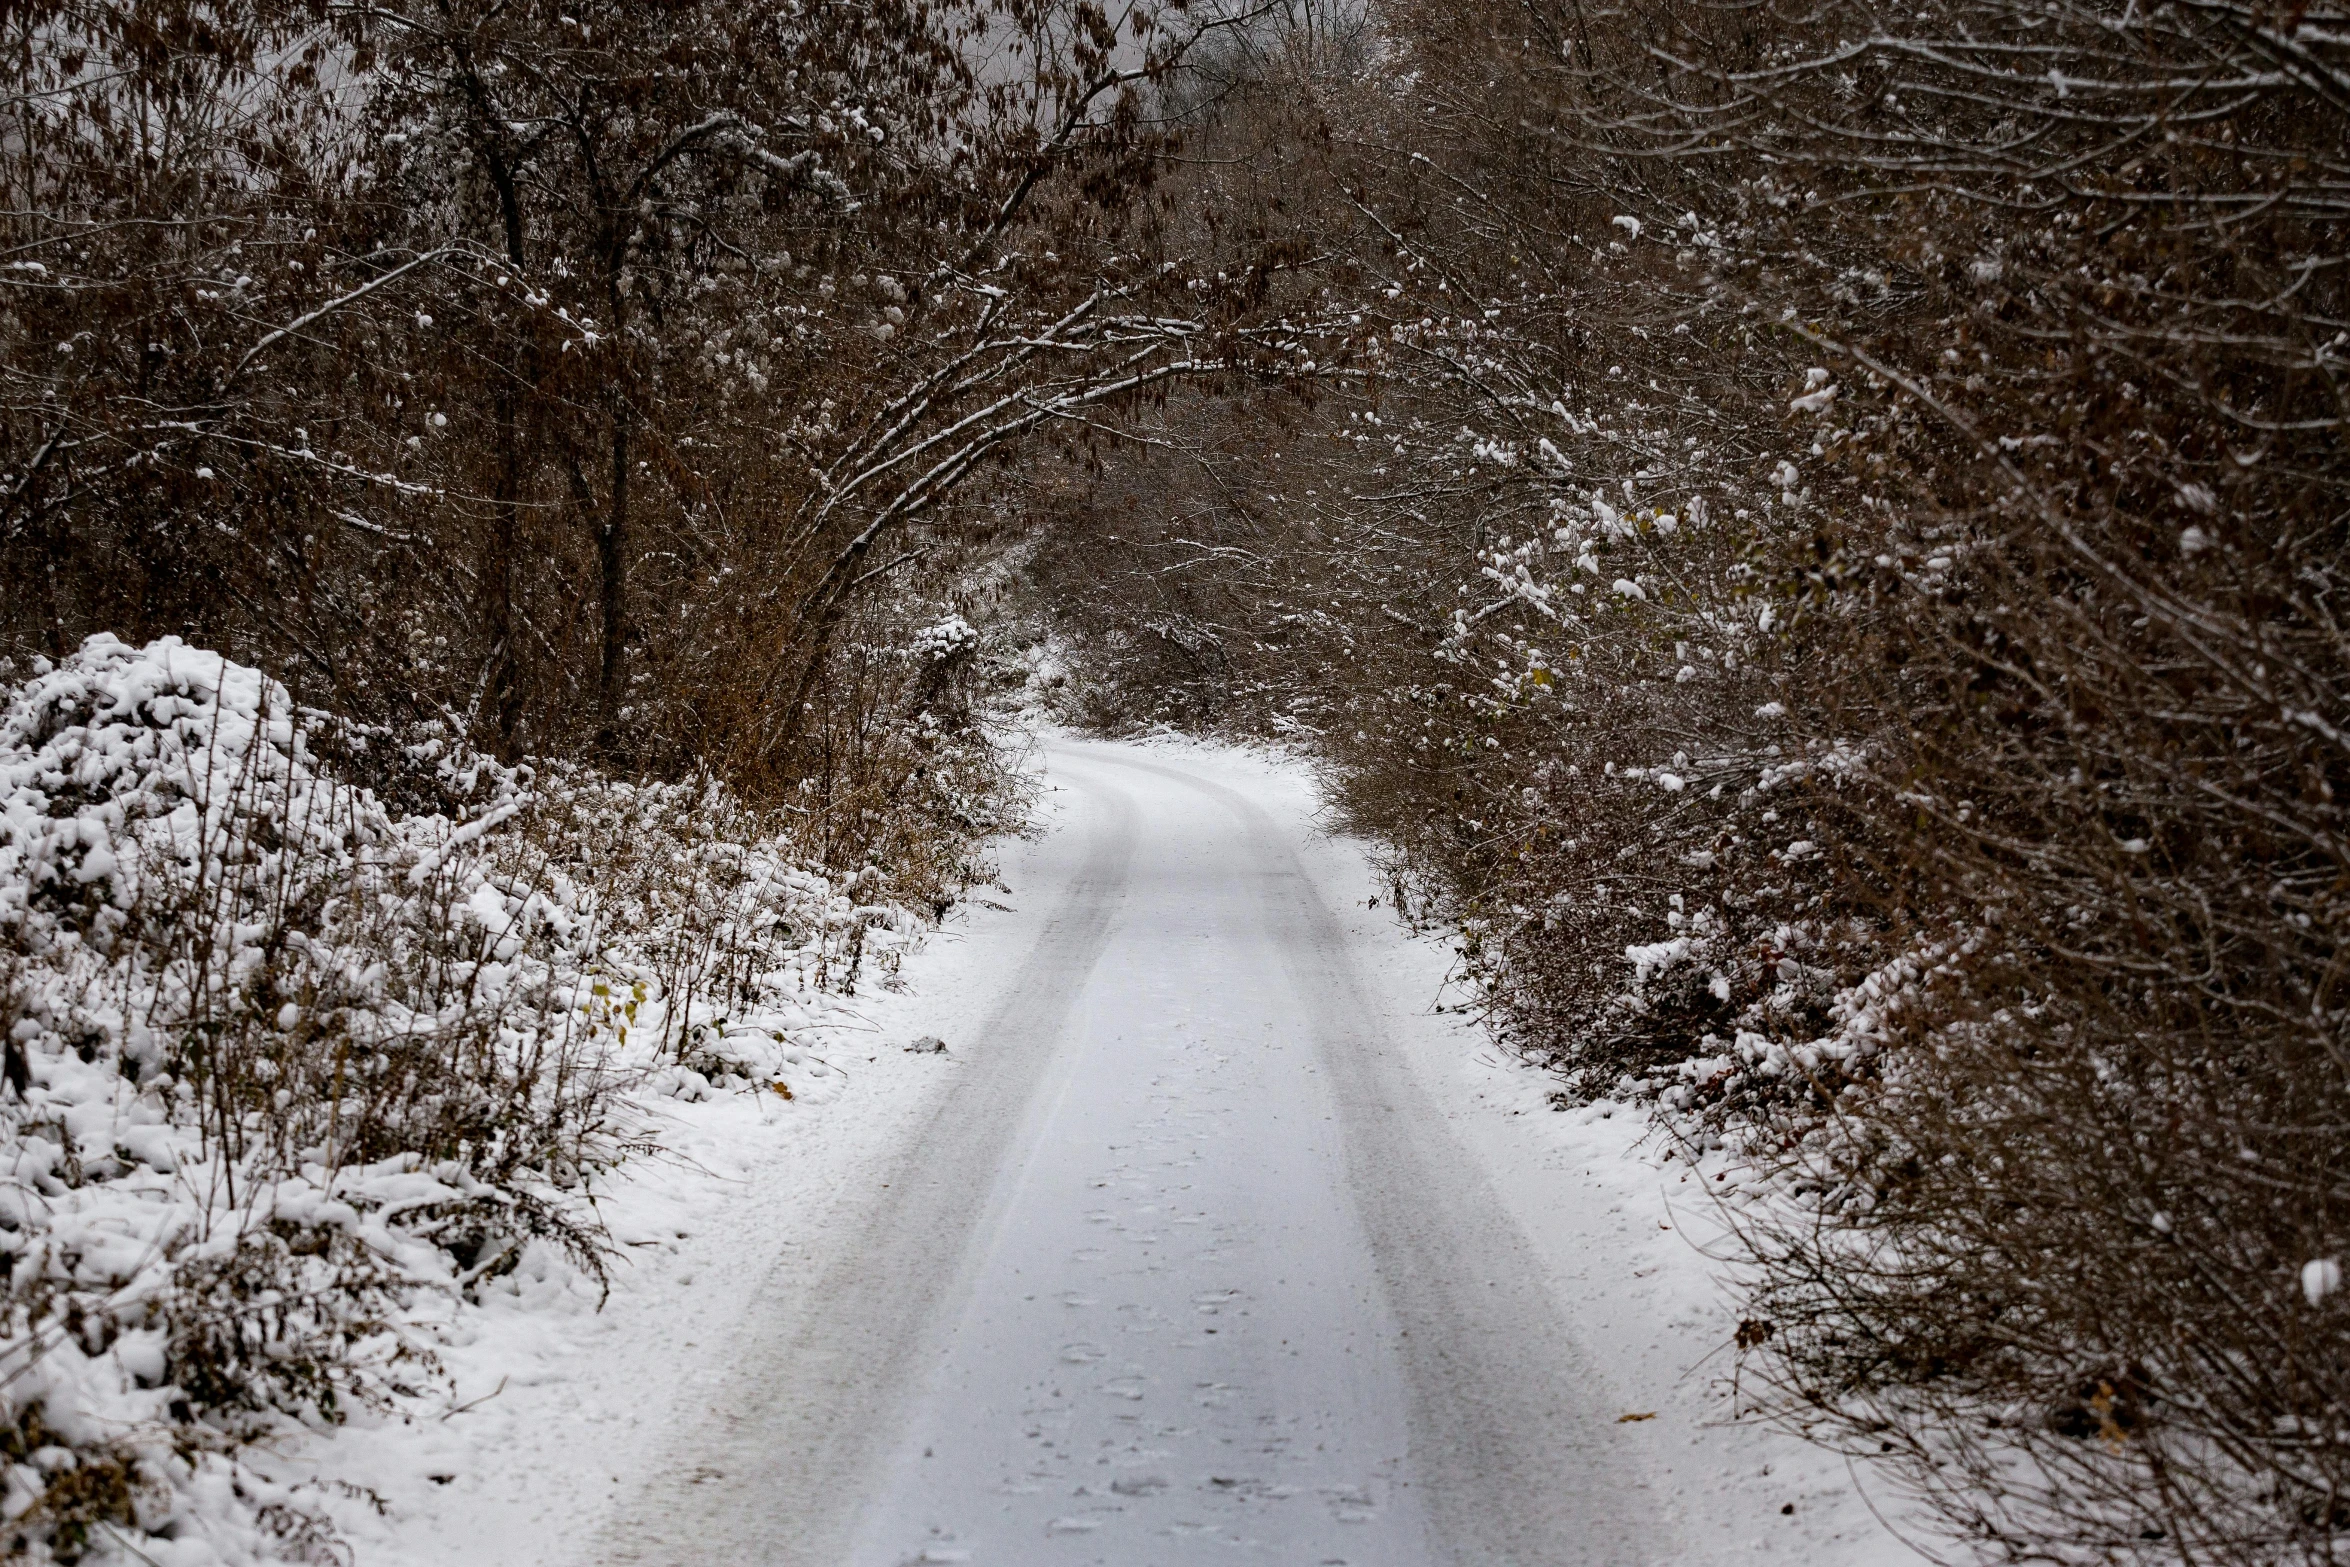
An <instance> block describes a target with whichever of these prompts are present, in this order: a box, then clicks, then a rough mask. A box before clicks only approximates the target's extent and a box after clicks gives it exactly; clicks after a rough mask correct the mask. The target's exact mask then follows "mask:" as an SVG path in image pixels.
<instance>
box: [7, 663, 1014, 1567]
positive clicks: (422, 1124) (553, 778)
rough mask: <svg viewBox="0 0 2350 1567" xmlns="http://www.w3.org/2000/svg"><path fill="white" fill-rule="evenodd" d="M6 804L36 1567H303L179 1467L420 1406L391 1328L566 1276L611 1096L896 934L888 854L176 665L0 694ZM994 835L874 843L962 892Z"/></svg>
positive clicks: (290, 1506) (891, 956) (431, 1370)
mask: <svg viewBox="0 0 2350 1567" xmlns="http://www.w3.org/2000/svg"><path fill="white" fill-rule="evenodd" d="M318 736H325V737H327V738H328V740H329V741H330V742H331V748H332V749H334V750H335V751H336V752H337V754H339V755H346V756H348V755H366V754H369V753H372V752H376V751H380V750H381V749H383V748H386V747H391V748H394V749H396V751H397V753H398V754H397V755H396V757H393V758H388V759H379V760H377V761H376V762H375V763H374V764H373V765H374V770H375V772H376V774H377V776H378V777H381V778H384V779H386V780H393V779H397V780H401V782H400V788H401V789H402V791H403V792H404V793H405V794H406V795H407V797H409V798H411V799H433V800H436V801H437V802H439V803H443V804H445V805H446V807H447V809H446V812H445V813H444V812H443V811H437V810H425V811H415V812H411V813H408V814H394V813H393V812H392V811H391V810H389V809H388V808H387V807H386V806H385V804H384V803H383V801H382V800H381V799H380V798H379V797H378V796H377V795H376V794H375V793H374V792H373V791H372V790H370V789H367V788H363V787H359V786H357V785H354V784H352V783H351V782H349V781H347V780H346V779H345V778H344V777H342V776H341V775H339V774H338V773H337V772H336V771H335V770H333V769H332V768H330V767H328V766H326V765H325V764H324V763H323V761H322V759H321V747H320V746H318V745H316V744H314V737H318ZM969 743H974V744H976V743H978V740H977V738H976V737H973V738H972V739H971V740H970V741H969ZM957 765H958V766H960V767H962V768H964V769H965V770H966V773H967V774H968V776H970V777H973V778H978V777H981V776H983V775H984V765H983V762H982V761H980V760H977V759H969V758H966V759H962V760H961V761H959V762H958V764H957ZM994 798H995V800H996V802H997V803H999V804H1002V805H1004V806H1005V807H1006V808H1009V801H1010V796H1008V795H1004V794H998V795H997V796H995V797H994ZM972 803H973V805H974V808H975V809H984V807H985V806H986V804H987V802H986V801H984V800H978V801H974V802H972ZM0 812H4V813H5V814H4V818H0V1024H4V1025H5V1037H6V1042H7V1056H6V1082H7V1089H6V1093H5V1097H4V1098H0V1154H4V1157H5V1166H4V1167H5V1169H6V1171H7V1172H8V1173H7V1178H6V1181H5V1183H4V1184H0V1260H4V1261H5V1262H6V1264H7V1272H6V1276H5V1277H6V1283H5V1292H6V1293H5V1300H4V1303H0V1305H4V1309H5V1313H6V1329H5V1334H4V1339H5V1349H4V1350H0V1356H4V1357H5V1371H4V1373H0V1425H8V1426H12V1427H13V1429H15V1430H16V1431H17V1432H18V1433H19V1437H20V1439H19V1440H18V1441H17V1442H16V1443H15V1448H14V1449H13V1450H12V1451H11V1454H10V1463H11V1465H12V1467H11V1468H10V1469H9V1472H8V1473H9V1478H8V1482H7V1484H8V1502H7V1511H6V1519H7V1525H6V1526H7V1527H8V1528H9V1529H11V1530H13V1531H15V1536H14V1538H15V1541H16V1543H15V1544H14V1545H12V1546H11V1550H12V1551H15V1552H17V1553H20V1554H25V1553H29V1554H31V1555H33V1556H35V1557H36V1558H38V1557H40V1556H41V1555H42V1554H43V1553H46V1554H47V1555H48V1556H49V1557H52V1558H54V1559H59V1560H69V1559H73V1558H74V1557H75V1556H76V1555H78V1554H79V1553H81V1552H83V1551H85V1550H90V1549H95V1548H96V1546H97V1545H98V1544H102V1543H104V1540H105V1539H106V1538H109V1536H108V1535H107V1533H106V1531H107V1530H115V1531H124V1530H127V1531H131V1532H132V1533H133V1534H137V1533H141V1532H143V1533H147V1534H155V1533H158V1532H162V1533H172V1532H192V1533H194V1534H196V1535H201V1536H204V1537H207V1538H212V1539H214V1540H215V1543H216V1544H218V1545H219V1546H220V1548H221V1549H224V1550H228V1549H230V1545H229V1543H224V1542H233V1541H234V1540H236V1539H240V1538H246V1537H248V1536H249V1537H250V1539H249V1540H248V1545H249V1546H250V1547H251V1548H252V1549H262V1548H263V1547H264V1546H265V1547H266V1548H267V1549H268V1550H279V1549H280V1548H281V1547H282V1548H284V1549H286V1550H296V1549H300V1550H308V1549H311V1548H312V1547H314V1546H315V1547H317V1548H319V1549H324V1548H325V1547H324V1545H323V1544H322V1543H321V1542H322V1541H323V1539H324V1536H323V1535H320V1534H319V1533H318V1530H317V1528H316V1527H315V1526H313V1525H311V1524H306V1523H302V1522H301V1521H300V1519H301V1516H302V1515H303V1508H302V1507H301V1505H300V1503H299V1500H298V1499H296V1498H287V1497H282V1496H272V1495H270V1494H269V1493H268V1491H267V1488H266V1487H258V1488H257V1484H247V1483H246V1479H241V1478H240V1479H233V1483H231V1484H230V1499H229V1500H227V1501H224V1500H223V1499H222V1498H221V1496H220V1495H219V1494H218V1493H219V1490H220V1487H219V1486H218V1485H215V1484H212V1483H211V1481H209V1480H207V1476H212V1477H215V1478H219V1477H222V1476H232V1477H233V1476H234V1475H235V1474H236V1471H235V1468H234V1454H235V1449H236V1447H237V1446H238V1444H240V1443H241V1442H244V1441H248V1440H252V1439H254V1438H255V1437H257V1436H259V1435H261V1434H263V1433H265V1432H266V1431H267V1430H269V1429H270V1428H271V1426H272V1425H273V1423H275V1422H278V1421H282V1420H288V1419H291V1420H299V1421H306V1422H312V1423H333V1422H337V1421H340V1420H342V1419H344V1418H345V1417H346V1416H347V1415H348V1413H349V1412H350V1411H351V1410H352V1409H353V1408H355V1407H357V1406H360V1405H372V1406H376V1407H379V1408H386V1409H389V1408H392V1407H396V1406H397V1405H399V1404H400V1403H402V1402H403V1401H407V1400H412V1399H415V1398H417V1397H419V1396H421V1395H424V1394H428V1393H429V1392H431V1391H432V1389H433V1388H434V1387H435V1386H436V1385H437V1383H436V1378H437V1366H436V1362H435V1359H434V1354H433V1339H432V1329H431V1327H430V1325H429V1323H430V1319H431V1318H432V1315H433V1313H432V1312H429V1311H422V1310H421V1309H420V1308H423V1307H425V1306H427V1305H429V1304H430V1303H431V1302H432V1301H434V1300H444V1301H445V1300H448V1299H451V1298H456V1297H463V1296H464V1295H466V1294H467V1293H468V1292H470V1291H473V1290H475V1289H477V1288H478V1287H480V1286H481V1285H483V1284H484V1283H485V1282H486V1281H489V1280H492V1279H495V1278H497V1277H498V1276H500V1275H501V1274H502V1273H505V1272H507V1271H510V1270H512V1269H513V1268H515V1267H516V1265H517V1264H518V1263H519V1262H520V1261H521V1260H522V1257H523V1254H524V1252H525V1251H526V1250H527V1249H528V1248H531V1247H550V1248H553V1249H555V1250H557V1251H559V1252H560V1253H562V1254H563V1255H564V1256H566V1257H567V1258H569V1260H570V1261H571V1263H572V1264H573V1265H575V1266H577V1267H579V1268H581V1269H583V1270H585V1271H586V1272H587V1273H588V1274H589V1275H590V1276H591V1277H594V1278H599V1279H600V1278H601V1277H602V1276H603V1265H604V1258H605V1255H606V1247H607V1243H606V1241H605V1238H604V1235H603V1231H602V1227H601V1224H600V1222H599V1220H598V1219H597V1217H596V1214H595V1210H594V1207H593V1205H592V1202H591V1197H592V1193H593V1191H594V1188H595V1184H596V1182H597V1181H598V1179H599V1178H600V1177H601V1176H602V1175H603V1174H604V1173H605V1172H607V1171H609V1170H610V1169H611V1168H612V1167H613V1166H615V1165H616V1164H617V1163H618V1162H619V1161H620V1160H621V1159H622V1158H623V1157H624V1155H625V1153H626V1151H627V1148H628V1146H629V1145H630V1144H631V1143H632V1142H636V1141H639V1140H641V1138H642V1135H643V1134H642V1131H641V1120H642V1118H641V1116H640V1115H639V1114H638V1113H637V1111H636V1110H635V1108H634V1106H635V1104H636V1103H637V1102H638V1101H639V1100H640V1099H641V1097H642V1096H645V1095H652V1094H673V1095H685V1096H688V1097H699V1096H702V1095H706V1094H708V1093H711V1092H717V1091H723V1090H725V1089H727V1088H729V1087H738V1088H739V1087H747V1086H749V1085H750V1084H751V1083H752V1082H753V1081H757V1082H759V1083H760V1084H761V1085H762V1086H763V1084H764V1082H765V1080H766V1078H767V1077H768V1076H770V1075H772V1068H773V1067H774V1066H775V1064H776V1061H777V1060H779V1059H780V1057H781V1053H782V1051H783V1050H784V1049H785V1048H786V1044H785V1039H784V1036H783V1032H782V1025H781V1023H780V1021H779V1019H781V1018H782V1017H783V1016H784V1015H785V1014H786V1013H787V1012H788V1010H789V1005H790V1001H791V998H792V997H794V996H796V995H799V994H801V993H803V992H806V991H809V990H820V989H824V988H827V987H829V988H831V989H834V990H840V989H845V988H848V987H849V986H851V985H852V984H853V983H854V982H855V980H856V978H857V976H858V975H859V974H860V973H863V974H867V975H879V976H886V975H888V974H889V973H890V972H891V971H892V970H894V967H895V963H896V961H897V958H898V955H899V954H900V953H901V952H902V951H903V949H904V948H905V946H906V945H907V944H908V943H910V942H911V941H912V940H914V939H915V938H916V937H917V935H918V933H919V930H920V928H921V925H920V921H919V920H918V918H917V917H916V916H915V915H914V914H912V913H910V912H908V911H906V910H905V909H904V908H903V907H902V906H901V905H899V904H896V903H894V902H892V901H890V895H891V891H892V887H893V880H894V876H895V873H894V871H893V869H892V868H891V867H889V866H887V865H885V864H883V863H881V862H879V860H878V859H877V858H868V859H864V860H861V861H860V862H859V863H856V864H854V865H852V866H849V867H846V868H845V870H844V871H842V872H837V873H831V872H828V871H827V870H826V869H824V868H823V863H822V862H821V861H819V860H817V859H816V858H815V857H814V856H813V855H812V854H809V853H808V852H807V851H806V850H805V849H803V848H802V847H801V846H802V845H803V844H806V843H809V842H811V840H815V841H821V840H820V836H819V835H818V834H817V833H816V832H815V830H814V827H813V825H812V824H810V823H807V822H803V819H802V818H801V817H799V816H796V815H794V814H793V813H789V812H782V811H759V810H755V809H752V808H751V807H749V806H747V805H745V804H743V803H742V802H740V801H739V800H737V799H736V798H734V797H733V796H732V795H731V794H729V792H728V791H726V790H725V789H724V788H723V787H722V786H720V785H718V784H717V783H715V782H709V781H705V782H702V783H698V784H679V785H642V786H640V785H631V784H627V783H622V782H619V781H615V780H611V779H605V778H599V777H596V776H594V775H592V774H588V773H586V772H584V771H582V770H577V769H569V768H550V769H547V770H544V771H534V770H532V769H530V768H526V767H516V768H506V767H502V766H499V765H497V764H495V763H493V762H489V761H486V760H484V759H482V758H480V757H478V756H475V755H472V754H470V753H467V752H465V751H463V750H461V749H452V748H450V747H449V746H448V745H446V744H445V742H443V741H442V740H440V739H438V738H435V737H432V736H429V735H427V736H424V737H422V738H412V739H410V740H409V741H408V742H407V743H406V744H404V745H403V744H399V743H398V742H397V741H396V739H395V737H392V736H389V735H386V734H382V733H374V734H368V733H362V732H359V731H356V730H352V729H349V728H342V729H337V728H336V726H335V725H333V724H332V723H331V722H328V721H324V720H313V719H310V718H306V717H304V716H303V715H300V714H298V713H297V712H296V710H295V708H294V707H293V705H292V703H291V701H290V699H289V696H288V693H287V692H286V691H285V689H284V688H283V687H281V686H279V685H277V684H276V683H275V682H273V681H271V680H269V679H268V678H266V677H265V676H263V675H262V674H261V673H260V672H258V671H256V670H252V669H249V668H245V667H242V666H239V665H237V664H235V663H232V662H230V661H228V660H226V659H223V658H222V657H220V656H219V655H218V654H214V653H207V652H203V651H200V650H197V649H193V648H190V647H187V646H185V645H184V644H182V643H180V642H178V641H177V640H175V639H168V638H167V639H164V640H163V641H159V642H156V643H154V644H151V645H150V646H148V647H146V648H143V649H134V648H131V647H128V646H126V645H125V644H123V643H120V642H118V641H115V640H114V639H112V638H107V637H98V638H93V639H92V640H91V641H90V642H89V643H87V644H86V645H85V646H84V647H83V649H82V650H81V651H80V652H79V653H77V654H75V655H74V656H73V657H72V658H70V659H67V660H66V661H64V662H63V663H62V664H59V665H58V666H56V667H54V668H51V669H45V670H40V671H38V672H37V673H36V674H35V675H34V676H33V678H32V679H30V680H29V681H26V682H25V683H23V684H22V685H20V686H18V687H16V688H15V689H13V690H12V691H11V692H10V693H9V697H8V704H7V708H6V712H5V715H4V716H0ZM995 825H996V819H995V818H994V817H990V818H989V819H987V820H986V821H984V822H964V823H959V824H958V823H948V822H943V821H942V822H936V823H934V824H933V825H931V826H930V827H928V828H927V829H925V828H924V827H922V826H920V825H915V824H907V823H903V822H901V823H900V824H899V825H898V831H899V832H901V833H902V834H905V835H907V836H908V837H909V838H912V839H916V840H920V841H923V842H925V843H926V844H927V843H929V842H931V837H926V836H925V833H926V832H927V833H928V834H930V835H932V836H938V835H946V836H949V837H952V839H953V842H954V843H955V844H957V845H959V852H960V858H959V859H958V858H957V851H956V850H954V849H950V848H948V847H945V846H943V845H942V846H940V847H937V848H935V849H933V851H932V859H931V860H925V861H923V862H922V863H920V864H919V865H917V866H915V867H914V868H913V874H912V875H911V876H910V877H908V879H907V882H906V885H907V886H908V887H909V888H910V889H911V890H912V892H913V893H914V894H915V895H917V896H919V897H921V898H923V899H924V900H926V901H928V900H935V899H937V898H939V897H941V896H945V895H947V894H946V893H945V892H944V890H943V889H944V888H945V886H946V880H945V874H944V873H943V872H942V871H941V869H940V868H939V864H937V863H933V860H935V861H939V862H950V863H959V864H962V865H963V866H965V867H966V868H967V869H971V870H973V871H974V872H975V870H976V864H977V854H978V849H977V838H978V836H979V834H980V833H981V832H983V831H985V830H989V829H991V828H993V827H994V826H995ZM868 836H870V835H868ZM754 1024H755V1025H756V1026H753V1025H754ZM36 1427H38V1431H37V1432H36V1430H35V1428H36ZM108 1475H112V1476H114V1477H115V1479H113V1480H107V1481H106V1482H105V1483H104V1484H100V1480H101V1479H102V1478H103V1477H105V1476H108ZM238 1487H242V1488H243V1489H241V1490H239V1489H238ZM240 1497H241V1498H243V1500H237V1498H240ZM273 1508H274V1509H277V1511H275V1512H272V1511H271V1509H273ZM273 1519H274V1520H275V1522H272V1520H273ZM100 1525H103V1526H104V1527H103V1528H101V1527H99V1526H100ZM256 1530H258V1531H260V1532H259V1534H255V1533H254V1531H256ZM93 1531H95V1532H93ZM126 1537H127V1536H126ZM264 1537H266V1538H264ZM254 1539H258V1540H261V1541H262V1545H259V1546H251V1540H254ZM271 1541H274V1542H275V1543H274V1544H272V1543H269V1542H271ZM305 1542H307V1543H305ZM231 1554H232V1555H233V1554H234V1553H233V1551H232V1552H231Z"/></svg>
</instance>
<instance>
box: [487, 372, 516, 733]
mask: <svg viewBox="0 0 2350 1567" xmlns="http://www.w3.org/2000/svg"><path fill="white" fill-rule="evenodd" d="M494 418H495V420H496V424H497V442H498V478H497V494H496V503H495V505H494V506H493V507H492V509H491V513H490V526H489V532H488V534H487V536H486V537H485V538H484V539H483V541H482V560H481V596H482V630H483V633H484V634H485V635H486V636H487V637H488V638H489V642H490V678H489V686H490V711H491V712H492V713H493V714H494V715H496V716H495V721H496V723H497V726H498V757H499V759H500V760H501V761H507V762H511V761H513V760H514V758H515V755H516V748H515V736H516V732H517V731H518V730H519V729H520V727H521V722H522V691H521V681H520V678H519V675H518V671H517V669H516V659H515V638H514V555H515V549H516V545H517V539H518V536H519V534H520V531H521V522H522V451H521V444H522V434H521V428H520V421H519V419H518V418H517V417H516V413H515V407H514V392H513V389H512V388H511V387H505V386H501V387H500V389H499V391H498V395H497V400H496V405H495V413H494Z"/></svg>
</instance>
